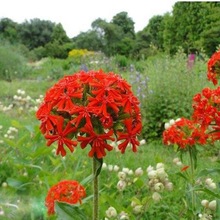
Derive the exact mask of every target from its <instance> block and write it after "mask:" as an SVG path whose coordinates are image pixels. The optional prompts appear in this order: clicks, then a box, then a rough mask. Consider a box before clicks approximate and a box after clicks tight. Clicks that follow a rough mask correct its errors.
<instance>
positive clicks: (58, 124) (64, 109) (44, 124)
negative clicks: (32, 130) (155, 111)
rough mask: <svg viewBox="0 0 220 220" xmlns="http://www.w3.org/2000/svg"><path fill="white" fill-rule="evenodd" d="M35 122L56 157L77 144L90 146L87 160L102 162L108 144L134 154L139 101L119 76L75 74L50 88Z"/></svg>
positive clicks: (137, 143)
mask: <svg viewBox="0 0 220 220" xmlns="http://www.w3.org/2000/svg"><path fill="white" fill-rule="evenodd" d="M36 116H37V118H38V119H39V120H40V121H41V126H40V129H41V132H42V133H43V134H44V136H45V138H46V139H47V140H48V141H47V145H48V146H50V145H51V144H52V143H54V142H57V143H58V148H57V154H61V155H62V156H65V155H66V150H65V149H64V145H66V146H67V148H69V150H70V151H71V152H73V151H74V147H76V145H77V143H78V142H80V143H81V148H85V147H86V146H87V145H90V146H91V150H90V152H89V156H90V157H93V156H96V157H97V158H102V157H104V156H105V155H106V153H105V150H108V151H111V150H112V149H113V147H112V146H111V145H110V144H109V143H108V140H110V141H114V140H116V141H119V140H120V141H122V142H121V143H120V144H119V149H120V150H121V152H122V153H124V152H125V149H126V147H127V145H128V144H129V143H130V144H131V145H132V150H133V151H134V152H135V151H136V150H137V146H138V145H139V141H138V139H137V135H139V134H140V132H141V128H142V125H141V114H140V108H139V101H138V99H137V98H136V97H135V96H134V94H133V93H132V91H131V86H130V85H129V84H128V83H127V82H126V81H125V80H123V79H122V78H121V77H120V76H119V75H116V74H114V73H104V72H103V71H102V70H100V71H89V72H84V71H81V72H78V73H75V74H73V75H69V76H65V77H64V78H62V79H61V80H59V81H58V82H57V83H56V84H55V85H54V86H53V87H52V88H50V89H49V90H48V91H47V93H46V95H45V97H44V101H43V103H42V104H41V106H40V107H39V109H38V111H37V113H36Z"/></svg>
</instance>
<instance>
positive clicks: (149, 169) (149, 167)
mask: <svg viewBox="0 0 220 220" xmlns="http://www.w3.org/2000/svg"><path fill="white" fill-rule="evenodd" d="M151 170H154V168H153V167H152V166H151V165H150V166H148V167H147V170H146V171H147V172H150V171H151Z"/></svg>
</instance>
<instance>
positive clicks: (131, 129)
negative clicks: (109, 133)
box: [117, 119, 141, 153]
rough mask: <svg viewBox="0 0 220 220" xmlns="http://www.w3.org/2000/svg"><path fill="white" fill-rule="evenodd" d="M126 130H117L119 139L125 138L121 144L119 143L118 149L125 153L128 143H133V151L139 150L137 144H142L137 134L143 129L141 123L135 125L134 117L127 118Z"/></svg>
mask: <svg viewBox="0 0 220 220" xmlns="http://www.w3.org/2000/svg"><path fill="white" fill-rule="evenodd" d="M124 123H125V126H126V130H125V131H124V132H120V131H118V132H117V135H118V141H120V140H124V142H122V143H121V144H119V146H118V149H119V150H120V151H121V152H122V153H124V152H125V149H126V147H127V145H128V144H129V143H131V145H132V150H133V152H136V151H137V146H139V145H140V143H139V141H138V140H137V134H139V133H140V131H141V123H138V124H136V125H135V126H134V124H133V121H132V119H126V120H125V121H124Z"/></svg>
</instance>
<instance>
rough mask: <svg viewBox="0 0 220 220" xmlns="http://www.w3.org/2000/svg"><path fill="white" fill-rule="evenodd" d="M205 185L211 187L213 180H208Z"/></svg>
mask: <svg viewBox="0 0 220 220" xmlns="http://www.w3.org/2000/svg"><path fill="white" fill-rule="evenodd" d="M205 183H206V184H207V185H208V186H209V185H210V184H212V183H213V180H212V179H211V178H207V179H206V180H205Z"/></svg>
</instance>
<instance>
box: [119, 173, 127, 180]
mask: <svg viewBox="0 0 220 220" xmlns="http://www.w3.org/2000/svg"><path fill="white" fill-rule="evenodd" d="M118 178H119V179H120V180H125V179H126V173H125V172H122V171H121V172H119V173H118Z"/></svg>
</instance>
